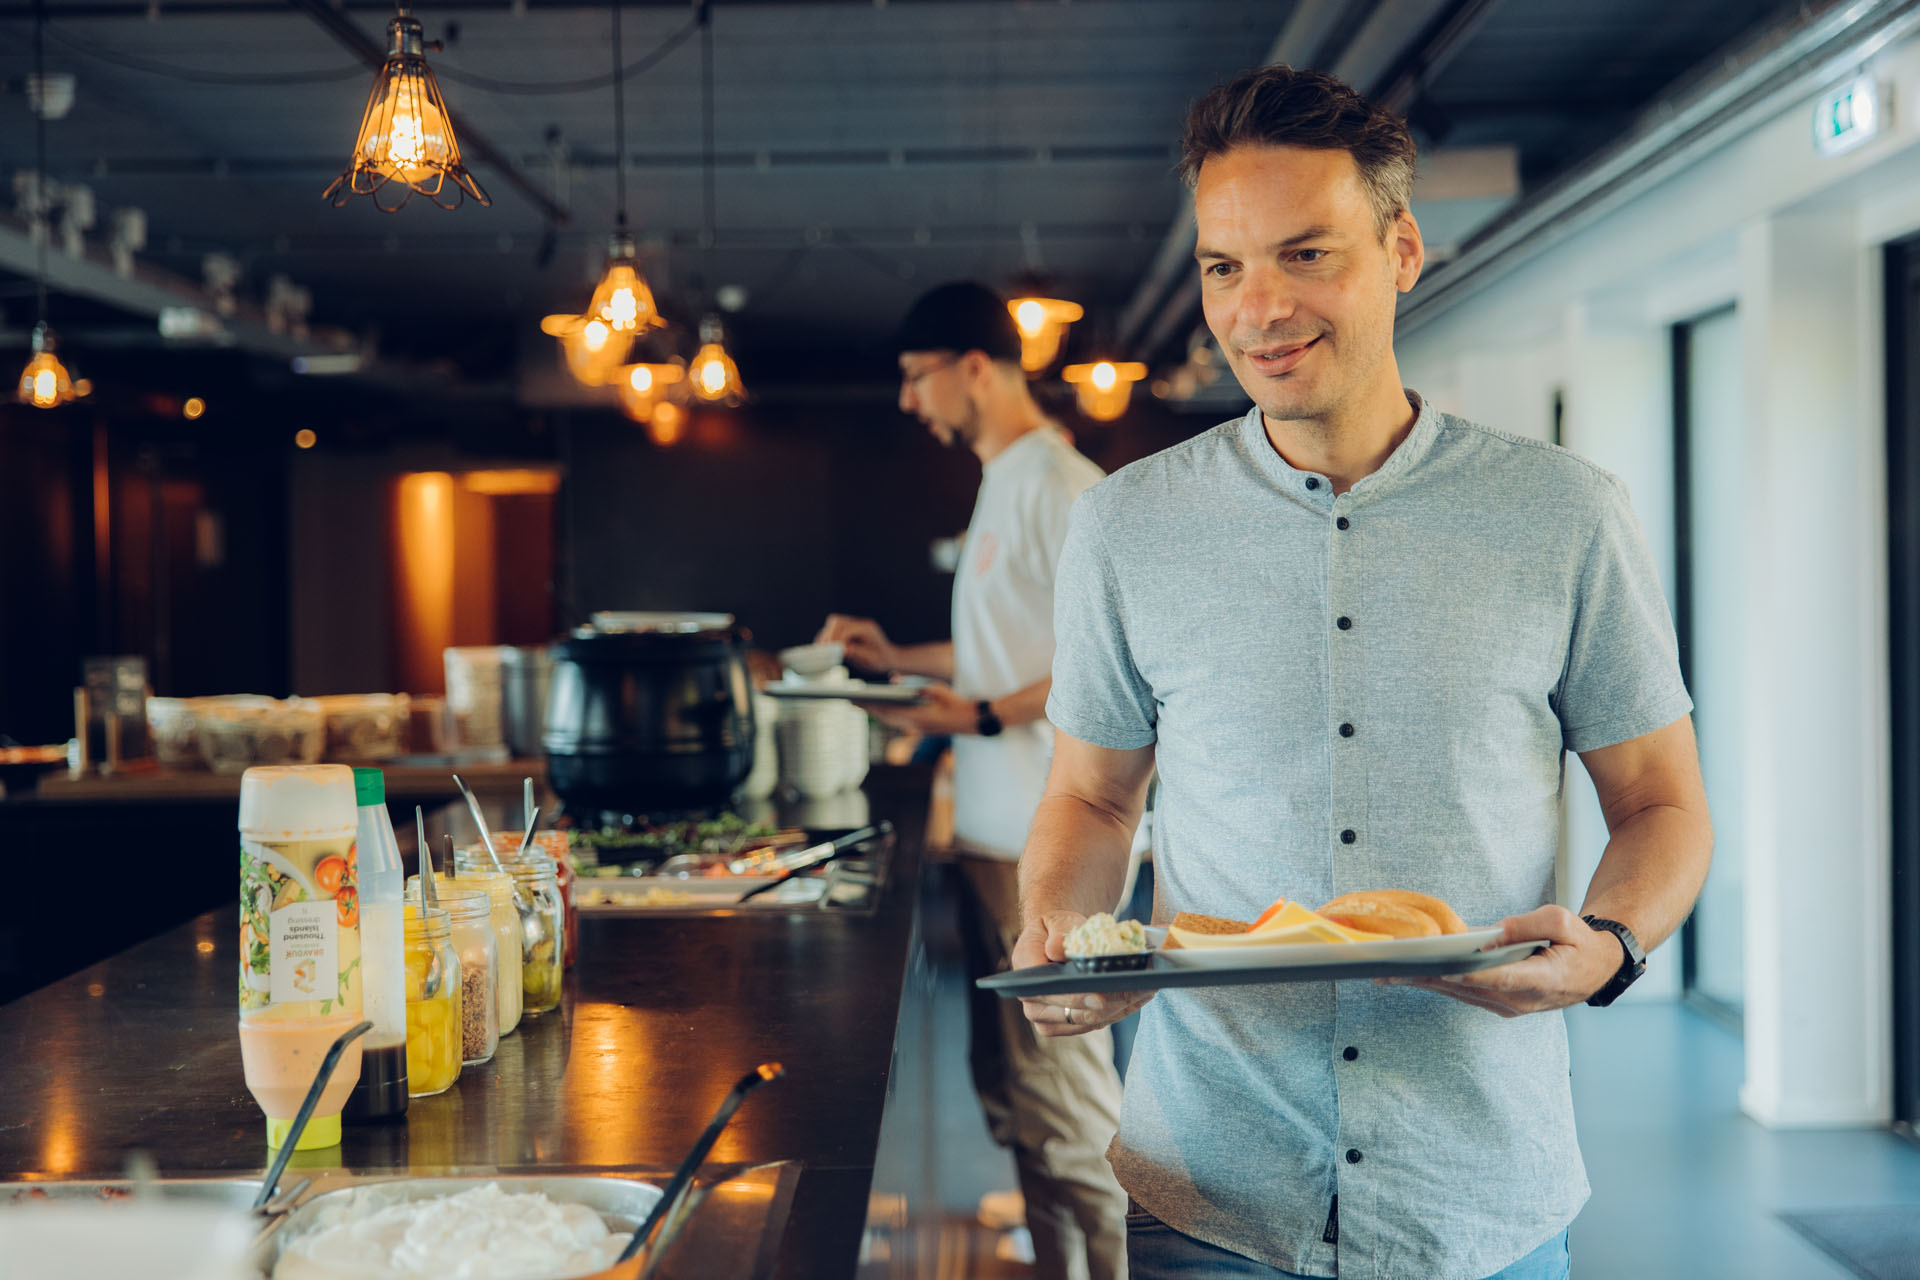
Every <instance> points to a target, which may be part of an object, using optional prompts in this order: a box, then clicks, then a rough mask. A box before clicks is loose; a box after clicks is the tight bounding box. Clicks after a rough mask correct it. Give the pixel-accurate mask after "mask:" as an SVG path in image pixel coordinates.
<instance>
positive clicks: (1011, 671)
mask: <svg viewBox="0 0 1920 1280" xmlns="http://www.w3.org/2000/svg"><path fill="white" fill-rule="evenodd" d="M897 350H898V351H899V357H900V409H901V412H903V413H908V414H912V415H913V416H914V417H917V418H919V419H920V421H921V422H922V423H924V424H925V425H926V428H927V430H928V431H930V432H931V433H932V434H933V437H934V438H935V439H936V440H938V441H940V443H942V444H944V445H947V446H948V447H950V448H965V449H969V450H971V451H972V452H973V454H974V456H975V457H977V458H979V459H980V466H981V478H980V495H979V498H978V499H977V500H976V502H975V503H974V508H973V517H972V519H971V520H969V521H968V523H967V534H966V539H965V541H964V543H963V545H962V548H961V553H960V561H959V564H958V565H957V567H956V569H955V572H954V581H953V639H951V640H941V641H935V642H932V643H926V644H912V645H901V644H895V643H893V642H892V641H891V640H889V639H888V637H887V634H886V632H885V631H884V630H882V629H881V627H880V626H879V624H878V623H876V622H874V621H873V620H872V619H869V618H853V617H846V616H842V615H839V614H835V615H834V616H832V617H830V618H828V619H827V622H826V625H825V626H824V627H822V628H821V630H820V634H819V637H818V638H819V640H820V641H822V642H828V643H832V642H838V643H842V644H845V645H846V648H847V658H848V660H849V661H851V662H852V663H853V664H855V665H856V666H860V667H864V668H867V669H870V670H876V671H885V672H900V673H903V674H910V675H922V676H932V677H935V678H936V679H939V680H942V681H948V682H950V683H948V684H935V685H931V686H929V687H928V688H927V690H926V694H927V697H926V701H925V703H924V704H923V705H921V706H917V707H912V708H878V707H876V708H873V709H872V710H873V712H874V714H875V715H877V716H879V717H880V718H881V719H883V720H885V721H887V722H888V723H890V724H893V725H896V726H899V727H902V728H909V729H915V730H918V731H920V732H922V733H926V734H944V735H949V736H951V737H952V739H953V763H954V775H953V792H954V795H953V800H954V804H953V810H954V819H953V825H954V842H955V844H956V846H957V850H958V853H959V855H960V856H959V859H958V862H959V867H960V870H961V873H962V882H963V883H964V885H965V886H966V888H967V891H968V896H969V899H970V901H969V902H967V903H966V904H965V905H966V906H967V908H969V910H968V914H969V915H971V916H973V917H975V922H976V925H977V927H975V928H973V929H971V930H970V933H971V934H972V935H974V936H973V937H970V938H969V943H970V945H969V967H970V969H971V970H972V971H973V972H972V973H970V975H969V976H970V977H979V976H982V975H984V974H987V973H992V972H994V971H996V970H998V969H1001V968H1005V967H1006V964H1007V958H1008V956H1009V954H1010V953H1011V951H1012V948H1013V943H1014V940H1015V939H1016V938H1017V937H1018V936H1019V933H1020V909H1019V902H1018V887H1017V875H1016V866H1017V861H1018V858H1019V856H1020V849H1021V847H1022V846H1023V845H1024V844H1025V843H1026V838H1027V827H1028V824H1029V823H1030V822H1031V821H1032V819H1033V812H1034V808H1035V807H1036V806H1037V805H1038V804H1039V802H1040V795H1041V791H1042V789H1043V788H1044V786H1045V783H1046V777H1047V764H1048V760H1049V757H1050V755H1051V753H1052V747H1053V729H1052V726H1051V725H1049V724H1048V723H1047V719H1046V703H1047V693H1048V690H1049V689H1050V688H1051V686H1052V678H1051V676H1050V674H1049V673H1050V671H1051V668H1052V663H1053V580H1054V567H1055V565H1056V563H1057V562H1058V560H1059V557H1060V548H1061V544H1062V543H1063V542H1064V541H1065V539H1066V534H1067V514H1068V511H1069V510H1070V508H1071V507H1072V505H1073V501H1074V499H1075V498H1077V497H1078V496H1079V495H1080V493H1081V491H1083V490H1085V489H1087V488H1089V487H1090V486H1092V485H1093V484H1094V483H1095V482H1096V481H1098V480H1099V479H1100V478H1101V471H1100V468H1098V467H1097V466H1095V465H1094V464H1093V463H1092V462H1090V461H1089V460H1088V459H1087V458H1086V457H1085V456H1083V455H1082V454H1080V453H1078V452H1076V451H1075V450H1074V448H1073V446H1072V445H1071V444H1070V443H1069V442H1068V440H1067V437H1066V434H1065V433H1064V432H1063V431H1062V430H1061V429H1060V428H1059V427H1058V426H1057V425H1056V424H1054V423H1053V422H1052V421H1050V420H1049V419H1048V418H1047V417H1046V415H1045V414H1043V413H1042V412H1041V410H1040V406H1039V405H1037V404H1035V403H1034V399H1033V395H1032V393H1031V392H1030V391H1029V390H1028V388H1027V379H1026V375H1025V373H1023V372H1022V370H1021V368H1020V338H1019V334H1018V332H1017V331H1016V330H1015V328H1014V324H1013V318H1012V316H1011V315H1010V314H1009V313H1008V311H1007V307H1006V303H1005V302H1004V301H1003V300H1002V299H1001V298H999V297H998V296H997V295H995V294H994V293H993V291H992V290H990V289H987V288H985V287H983V286H981V285H978V284H973V283H969V282H956V283H952V284H946V285H942V286H940V287H939V288H937V289H934V290H932V291H931V292H929V293H927V294H926V295H924V296H923V297H921V298H920V300H919V301H917V302H915V303H914V304H913V306H912V308H911V309H909V310H908V312H907V315H906V318H905V320H904V321H902V323H901V326H900V334H899V339H898V343H897ZM973 995H974V997H975V999H974V1002H973V1070H974V1083H975V1086H976V1087H977V1088H978V1090H979V1093H980V1101H981V1105H982V1106H983V1108H984V1109H985V1111H986V1113H987V1122H988V1125H989V1127H990V1128H991V1129H992V1131H993V1134H994V1137H995V1139H996V1140H998V1141H999V1142H1001V1143H1002V1144H1003V1145H1006V1146H1010V1147H1011V1148H1012V1149H1013V1153H1014V1163H1015V1165H1016V1167H1017V1168H1018V1170H1019V1175H1020V1188H1021V1191H1022V1192H1023V1193H1024V1195H1025V1197H1026V1209H1027V1227H1028V1230H1029V1231H1030V1232H1031V1234H1032V1236H1033V1248H1034V1255H1035V1271H1036V1274H1038V1275H1041V1276H1047V1277H1066V1276H1073V1277H1080V1276H1086V1277H1089V1278H1090V1280H1103V1278H1105V1277H1115V1276H1122V1275H1124V1274H1125V1271H1126V1196H1125V1195H1124V1193H1122V1192H1121V1190H1120V1186H1119V1183H1118V1182H1117V1181H1116V1180H1115V1179H1114V1176H1113V1170H1112V1168H1111V1167H1110V1166H1109V1165H1108V1163H1107V1157H1106V1148H1107V1144H1108V1142H1109V1141H1110V1140H1111V1139H1112V1137H1113V1134H1114V1132H1115V1130H1116V1129H1117V1128H1118V1126H1119V1109H1120V1080H1119V1076H1118V1074H1117V1073H1116V1072H1115V1070H1114V1067H1113V1056H1112V1055H1113V1043H1112V1038H1111V1034H1110V1033H1109V1032H1106V1031H1104V1030H1103V1031H1101V1032H1100V1033H1098V1034H1096V1035H1090V1036H1085V1037H1075V1038H1072V1039H1049V1038H1045V1037H1042V1036H1040V1035H1037V1034H1036V1033H1035V1031H1034V1028H1033V1026H1032V1025H1031V1024H1030V1023H1028V1022H1027V1021H1026V1019H1025V1018H1024V1017H1022V1016H1021V1013H1020V1009H1019V1006H1018V1004H1017V1003H1012V1002H1006V1001H1000V1000H997V999H995V998H993V997H992V995H991V994H988V993H982V992H978V991H975V992H973Z"/></svg>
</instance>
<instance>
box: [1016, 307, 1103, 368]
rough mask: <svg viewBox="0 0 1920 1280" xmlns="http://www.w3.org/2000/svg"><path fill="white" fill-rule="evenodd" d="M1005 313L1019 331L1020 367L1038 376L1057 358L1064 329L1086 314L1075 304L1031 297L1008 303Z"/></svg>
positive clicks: (1065, 330)
mask: <svg viewBox="0 0 1920 1280" xmlns="http://www.w3.org/2000/svg"><path fill="white" fill-rule="evenodd" d="M1007 310H1008V311H1010V312H1011V313H1012V314H1013V324H1014V328H1016V329H1018V330H1019V331H1020V367H1021V368H1022V369H1025V370H1026V371H1027V372H1028V373H1038V372H1040V371H1041V370H1042V369H1044V368H1046V367H1047V366H1048V365H1050V364H1052V363H1053V362H1054V361H1055V360H1056V359H1058V358H1059V355H1060V344H1061V343H1063V342H1065V341H1066V337H1067V326H1068V325H1070V324H1072V323H1073V322H1074V321H1075V320H1078V319H1079V318H1080V317H1081V316H1082V315H1085V314H1086V312H1085V311H1084V310H1083V309H1082V308H1081V306H1080V304H1079V303H1077V302H1068V301H1066V300H1065V299H1063V298H1042V297H1037V296H1031V295H1030V296H1027V297H1021V298H1014V299H1012V300H1010V301H1009V302H1008V303H1007Z"/></svg>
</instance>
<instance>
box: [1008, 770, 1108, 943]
mask: <svg viewBox="0 0 1920 1280" xmlns="http://www.w3.org/2000/svg"><path fill="white" fill-rule="evenodd" d="M1132 846H1133V827H1132V825H1131V824H1129V823H1128V822H1126V821H1125V819H1124V818H1123V817H1121V816H1119V815H1116V814H1113V813H1109V812H1107V811H1106V810H1103V809H1101V808H1099V807H1098V806H1096V805H1093V804H1090V803H1088V802H1087V801H1085V800H1081V799H1078V798H1076V797H1073V796H1066V795H1049V796H1047V797H1046V798H1045V799H1044V800H1042V801H1041V802H1040V807H1039V809H1038V810H1036V811H1035V813H1034V815H1033V827H1032V829H1031V830H1030V831H1029V832H1028V835H1027V848H1026V852H1025V853H1023V854H1021V855H1020V918H1021V920H1022V921H1023V922H1026V923H1031V922H1032V921H1034V920H1037V919H1039V918H1040V917H1041V916H1042V915H1044V914H1045V913H1047V912H1049V911H1073V912H1078V913H1079V914H1080V915H1083V916H1090V915H1092V914H1093V913H1094V912H1096V911H1112V910H1113V909H1114V906H1115V905H1116V904H1117V903H1118V902H1119V900H1120V890H1121V887H1122V886H1123V885H1124V884H1125V883H1126V878H1127V857H1128V854H1129V853H1130V852H1131V850H1132Z"/></svg>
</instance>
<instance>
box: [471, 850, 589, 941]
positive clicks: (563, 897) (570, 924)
mask: <svg viewBox="0 0 1920 1280" xmlns="http://www.w3.org/2000/svg"><path fill="white" fill-rule="evenodd" d="M493 847H494V848H495V850H497V851H498V852H499V854H500V857H501V859H502V860H503V861H504V860H505V859H506V857H507V854H508V853H509V852H510V851H511V852H512V853H513V854H514V856H516V857H518V856H519V853H520V835H519V833H518V832H514V831H496V832H495V833H494V836H493ZM533 847H534V848H535V849H536V850H538V851H539V852H541V853H544V854H546V855H547V856H548V857H549V858H552V859H553V869H554V877H555V879H556V881H557V882H558V884H559V886H560V910H561V913H562V918H563V919H564V920H565V921H566V929H565V931H564V936H565V942H564V943H563V945H562V946H561V948H560V964H561V967H563V968H567V969H571V968H573V962H574V959H575V957H577V956H578V955H579V954H580V908H579V906H578V905H576V903H575V902H574V897H573V882H574V878H575V877H574V872H573V860H572V842H571V841H570V840H568V838H567V833H566V832H564V831H561V830H560V829H558V828H557V827H549V828H548V829H547V830H545V831H542V832H540V833H539V834H537V835H535V836H534V838H533ZM476 852H479V856H480V857H482V858H485V857H486V856H487V855H486V853H485V852H484V851H476ZM486 865H488V866H492V865H493V864H492V863H487V864H486Z"/></svg>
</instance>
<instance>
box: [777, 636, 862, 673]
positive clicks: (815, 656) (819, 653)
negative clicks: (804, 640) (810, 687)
mask: <svg viewBox="0 0 1920 1280" xmlns="http://www.w3.org/2000/svg"><path fill="white" fill-rule="evenodd" d="M846 657H847V646H845V645H844V644H797V645H795V646H793V648H791V649H782V650H781V651H780V665H781V666H783V667H785V668H786V669H787V670H788V671H791V672H792V673H793V674H794V675H796V676H823V675H826V674H827V673H828V672H830V671H832V670H833V669H834V668H835V667H837V666H839V665H840V664H841V663H842V662H844V661H846Z"/></svg>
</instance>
